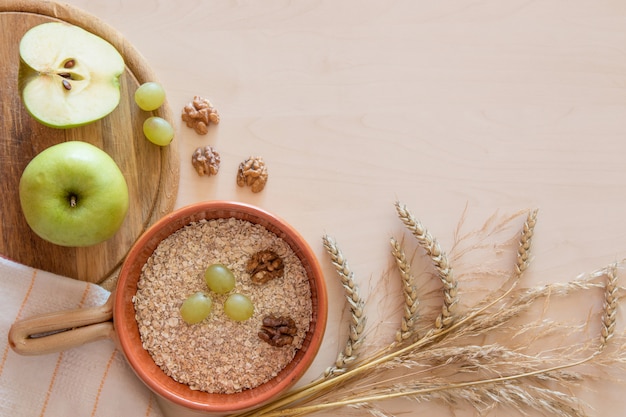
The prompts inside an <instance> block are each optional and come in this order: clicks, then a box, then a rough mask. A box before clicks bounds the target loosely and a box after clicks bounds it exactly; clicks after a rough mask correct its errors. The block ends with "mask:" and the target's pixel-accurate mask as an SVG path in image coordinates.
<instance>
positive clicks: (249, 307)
mask: <svg viewBox="0 0 626 417" xmlns="http://www.w3.org/2000/svg"><path fill="white" fill-rule="evenodd" d="M224 313H226V315H227V316H228V317H230V318H231V319H233V320H235V321H244V320H248V319H249V318H250V317H252V314H254V305H253V304H252V301H250V299H249V298H248V297H246V296H245V295H243V294H237V293H235V294H231V295H229V296H228V298H227V299H226V301H224Z"/></svg>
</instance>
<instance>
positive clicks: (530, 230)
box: [515, 210, 537, 277]
mask: <svg viewBox="0 0 626 417" xmlns="http://www.w3.org/2000/svg"><path fill="white" fill-rule="evenodd" d="M536 224H537V210H532V211H531V212H530V213H528V216H527V218H526V221H525V222H524V227H523V229H522V235H521V237H520V240H519V245H518V247H517V261H516V262H515V272H516V274H517V276H518V277H519V276H520V275H522V274H523V273H524V271H526V269H528V265H529V264H530V242H531V240H532V237H533V234H534V231H535V225H536Z"/></svg>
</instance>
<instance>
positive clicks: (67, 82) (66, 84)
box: [63, 78, 72, 91]
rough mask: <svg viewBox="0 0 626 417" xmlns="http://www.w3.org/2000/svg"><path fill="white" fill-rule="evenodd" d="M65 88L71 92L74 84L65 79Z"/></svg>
mask: <svg viewBox="0 0 626 417" xmlns="http://www.w3.org/2000/svg"><path fill="white" fill-rule="evenodd" d="M63 87H65V89H66V90H68V91H69V90H71V89H72V84H70V82H69V81H67V80H66V79H65V78H63Z"/></svg>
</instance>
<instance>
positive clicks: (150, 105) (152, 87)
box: [135, 82, 165, 111]
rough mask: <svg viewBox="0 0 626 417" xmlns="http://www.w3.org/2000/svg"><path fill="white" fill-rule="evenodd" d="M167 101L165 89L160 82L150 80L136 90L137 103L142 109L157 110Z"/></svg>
mask: <svg viewBox="0 0 626 417" xmlns="http://www.w3.org/2000/svg"><path fill="white" fill-rule="evenodd" d="M164 101H165V90H164V89H163V87H162V86H161V84H159V83H155V82H148V83H144V84H141V85H140V86H139V88H138V89H137V90H135V103H137V105H138V106H139V108H140V109H141V110H145V111H152V110H156V109H158V108H159V107H161V105H162V104H163V102H164Z"/></svg>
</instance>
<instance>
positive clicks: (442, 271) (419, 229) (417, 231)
mask: <svg viewBox="0 0 626 417" xmlns="http://www.w3.org/2000/svg"><path fill="white" fill-rule="evenodd" d="M396 212H397V213H398V216H399V217H400V220H402V222H403V223H404V225H405V226H406V227H407V229H408V230H409V231H410V232H411V233H412V234H413V236H415V238H416V239H417V242H418V243H419V244H420V246H421V247H423V248H424V250H425V251H426V253H427V254H428V256H430V258H431V259H432V262H433V265H434V266H435V268H436V269H437V272H438V275H439V278H440V279H441V283H442V284H443V299H444V303H443V306H442V308H441V313H440V314H439V316H438V317H437V320H436V321H435V327H434V329H432V332H433V333H439V332H441V331H442V330H443V329H445V328H446V327H448V326H449V325H450V324H452V322H453V321H454V315H453V314H454V310H455V308H456V305H457V303H458V301H459V298H458V291H457V281H456V278H455V277H454V273H453V271H452V267H451V266H450V263H449V262H448V256H447V255H446V254H445V252H443V251H442V250H441V247H440V246H439V243H438V242H437V240H436V239H435V238H433V237H432V235H431V234H430V232H429V231H428V230H427V229H426V228H425V227H424V225H423V224H422V223H421V222H420V221H419V220H417V219H416V218H415V216H413V214H412V213H411V212H410V211H409V210H408V208H407V207H406V206H405V205H404V204H402V203H400V202H396Z"/></svg>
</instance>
